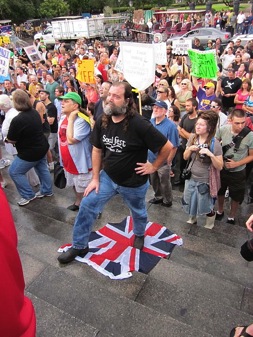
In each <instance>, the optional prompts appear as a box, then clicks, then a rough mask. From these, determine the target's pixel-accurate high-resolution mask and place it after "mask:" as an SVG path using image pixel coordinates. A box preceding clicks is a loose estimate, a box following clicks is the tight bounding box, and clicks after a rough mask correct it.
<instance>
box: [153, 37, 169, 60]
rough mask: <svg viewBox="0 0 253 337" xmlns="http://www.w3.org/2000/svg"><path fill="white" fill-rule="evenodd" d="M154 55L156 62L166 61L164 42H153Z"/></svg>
mask: <svg viewBox="0 0 253 337" xmlns="http://www.w3.org/2000/svg"><path fill="white" fill-rule="evenodd" d="M152 46H153V48H154V55H155V63H156V64H165V63H167V49H166V42H161V43H154V44H153V45H152Z"/></svg>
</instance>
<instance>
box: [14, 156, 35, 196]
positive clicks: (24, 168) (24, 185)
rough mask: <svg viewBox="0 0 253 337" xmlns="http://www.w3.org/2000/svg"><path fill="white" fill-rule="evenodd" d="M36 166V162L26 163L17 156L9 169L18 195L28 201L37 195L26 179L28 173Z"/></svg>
mask: <svg viewBox="0 0 253 337" xmlns="http://www.w3.org/2000/svg"><path fill="white" fill-rule="evenodd" d="M35 165H36V162H29V161H25V160H22V159H20V158H19V157H18V156H16V157H15V159H14V161H13V162H12V164H11V166H10V168H9V174H10V177H11V179H12V180H13V182H14V183H15V185H16V188H17V190H18V193H19V194H20V195H21V197H22V198H24V199H26V200H30V199H33V198H34V197H35V193H34V191H33V189H32V187H31V185H30V184H29V182H28V179H27V177H26V173H27V172H28V171H29V170H30V169H31V168H32V167H34V166H35Z"/></svg>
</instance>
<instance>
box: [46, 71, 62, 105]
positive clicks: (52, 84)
mask: <svg viewBox="0 0 253 337" xmlns="http://www.w3.org/2000/svg"><path fill="white" fill-rule="evenodd" d="M58 85H59V83H58V82H56V81H55V80H54V76H53V74H51V73H47V84H46V90H47V91H48V92H49V94H50V101H51V102H53V101H54V100H55V89H56V88H57V87H58Z"/></svg>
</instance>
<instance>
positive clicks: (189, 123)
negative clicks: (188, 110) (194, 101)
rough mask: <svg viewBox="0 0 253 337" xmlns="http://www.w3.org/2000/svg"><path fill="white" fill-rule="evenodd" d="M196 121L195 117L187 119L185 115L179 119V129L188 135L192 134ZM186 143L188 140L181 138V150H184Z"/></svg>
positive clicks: (187, 115) (187, 116)
mask: <svg viewBox="0 0 253 337" xmlns="http://www.w3.org/2000/svg"><path fill="white" fill-rule="evenodd" d="M196 121H197V117H196V118H192V119H190V118H189V114H186V115H184V116H183V117H182V119H181V121H180V123H179V126H180V127H181V128H183V129H184V130H185V131H187V132H189V133H192V132H194V128H195V124H196ZM187 142H188V139H185V138H182V147H183V149H185V148H186V144H187Z"/></svg>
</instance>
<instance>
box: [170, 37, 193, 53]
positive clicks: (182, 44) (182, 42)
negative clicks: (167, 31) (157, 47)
mask: <svg viewBox="0 0 253 337" xmlns="http://www.w3.org/2000/svg"><path fill="white" fill-rule="evenodd" d="M189 49H192V40H191V39H178V40H172V53H173V54H176V55H187V54H188V50H189Z"/></svg>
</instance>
